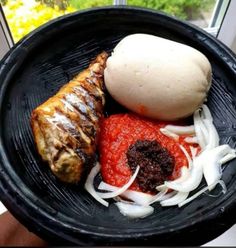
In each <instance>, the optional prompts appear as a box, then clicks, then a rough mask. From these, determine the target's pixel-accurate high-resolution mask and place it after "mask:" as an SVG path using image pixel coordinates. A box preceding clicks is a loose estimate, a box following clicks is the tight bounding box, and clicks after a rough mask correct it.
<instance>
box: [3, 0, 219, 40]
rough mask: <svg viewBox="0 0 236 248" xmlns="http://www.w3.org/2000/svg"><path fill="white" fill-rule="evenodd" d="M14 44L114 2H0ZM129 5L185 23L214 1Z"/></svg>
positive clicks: (148, 0) (139, 0)
mask: <svg viewBox="0 0 236 248" xmlns="http://www.w3.org/2000/svg"><path fill="white" fill-rule="evenodd" d="M0 2H1V3H2V5H3V9H4V12H5V14H6V17H7V20H8V23H9V26H10V29H11V31H12V33H13V37H14V40H15V41H18V40H19V39H20V38H22V37H23V36H24V35H26V34H28V33H29V32H30V31H32V30H34V29H35V28H37V27H38V26H40V25H42V24H44V23H46V22H47V21H49V20H51V19H53V18H56V17H58V16H61V15H64V14H67V13H71V12H74V11H76V10H81V9H86V8H91V7H98V6H104V5H112V2H113V0H0ZM127 2H128V4H129V5H135V6H141V7H146V8H152V9H155V10H160V11H163V12H166V13H168V14H170V15H173V16H176V17H179V18H181V19H184V20H191V19H193V18H198V17H199V16H200V12H202V11H208V10H209V9H211V8H212V7H213V6H214V4H215V0H128V1H127Z"/></svg>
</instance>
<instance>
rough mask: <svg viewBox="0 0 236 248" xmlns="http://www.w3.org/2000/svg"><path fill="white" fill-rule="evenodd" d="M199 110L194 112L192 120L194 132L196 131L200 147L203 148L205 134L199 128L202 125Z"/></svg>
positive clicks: (204, 145)
mask: <svg viewBox="0 0 236 248" xmlns="http://www.w3.org/2000/svg"><path fill="white" fill-rule="evenodd" d="M199 111H200V110H199V109H198V110H196V111H195V112H194V114H193V122H194V127H195V132H196V136H197V140H198V143H199V145H200V147H201V149H204V148H205V147H206V140H205V136H204V133H203V131H202V128H201V126H202V125H201V117H200V113H199Z"/></svg>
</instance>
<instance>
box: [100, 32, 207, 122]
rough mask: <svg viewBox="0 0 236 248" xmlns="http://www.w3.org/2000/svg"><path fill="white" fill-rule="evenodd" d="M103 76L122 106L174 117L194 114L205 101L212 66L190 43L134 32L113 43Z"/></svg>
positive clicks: (169, 118)
mask: <svg viewBox="0 0 236 248" xmlns="http://www.w3.org/2000/svg"><path fill="white" fill-rule="evenodd" d="M104 76H105V84H106V88H107V90H108V91H109V93H110V94H111V95H112V97H113V98H114V99H115V100H116V101H118V102H119V103H120V104H121V105H123V106H125V107H126V108H128V109H130V110H132V111H134V112H136V113H138V114H141V115H143V116H146V117H151V118H154V119H159V120H176V119H180V118H183V117H187V116H189V115H191V114H193V112H194V111H195V110H196V109H197V108H198V107H200V106H201V105H202V103H203V102H204V100H205V99H206V96H207V92H208V90H209V88H210V86H211V65H210V63H209V61H208V59H207V58H206V56H205V55H203V54H202V53H201V52H199V51H198V50H196V49H194V48H192V47H190V46H187V45H184V44H181V43H178V42H174V41H171V40H167V39H164V38H160V37H157V36H153V35H148V34H133V35H129V36H126V37H125V38H124V39H122V40H121V41H120V42H119V43H118V44H117V46H116V47H115V49H114V51H113V53H112V55H111V56H110V57H109V58H108V61H107V67H106V69H105V74H104Z"/></svg>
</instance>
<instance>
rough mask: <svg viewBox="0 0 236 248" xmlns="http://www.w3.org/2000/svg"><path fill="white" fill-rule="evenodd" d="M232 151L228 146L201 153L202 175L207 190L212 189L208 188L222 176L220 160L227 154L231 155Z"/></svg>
mask: <svg viewBox="0 0 236 248" xmlns="http://www.w3.org/2000/svg"><path fill="white" fill-rule="evenodd" d="M233 151H234V150H233V149H231V148H230V146H229V145H221V146H218V147H215V148H213V149H211V150H206V151H204V153H203V160H205V163H204V165H203V174H204V177H205V179H206V182H207V185H208V186H209V190H212V189H213V188H214V187H213V186H210V185H213V184H214V183H215V182H217V181H218V180H219V179H220V178H221V176H222V169H221V163H220V160H221V159H223V158H224V157H225V156H226V155H227V154H230V153H232V152H233Z"/></svg>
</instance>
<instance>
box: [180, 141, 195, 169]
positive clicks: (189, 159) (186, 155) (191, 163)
mask: <svg viewBox="0 0 236 248" xmlns="http://www.w3.org/2000/svg"><path fill="white" fill-rule="evenodd" d="M179 147H180V149H181V150H182V152H183V153H184V155H185V157H186V158H187V161H188V167H189V168H191V167H192V166H193V161H192V159H191V157H190V156H189V154H188V152H187V150H186V149H185V148H184V147H183V146H182V145H179Z"/></svg>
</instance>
